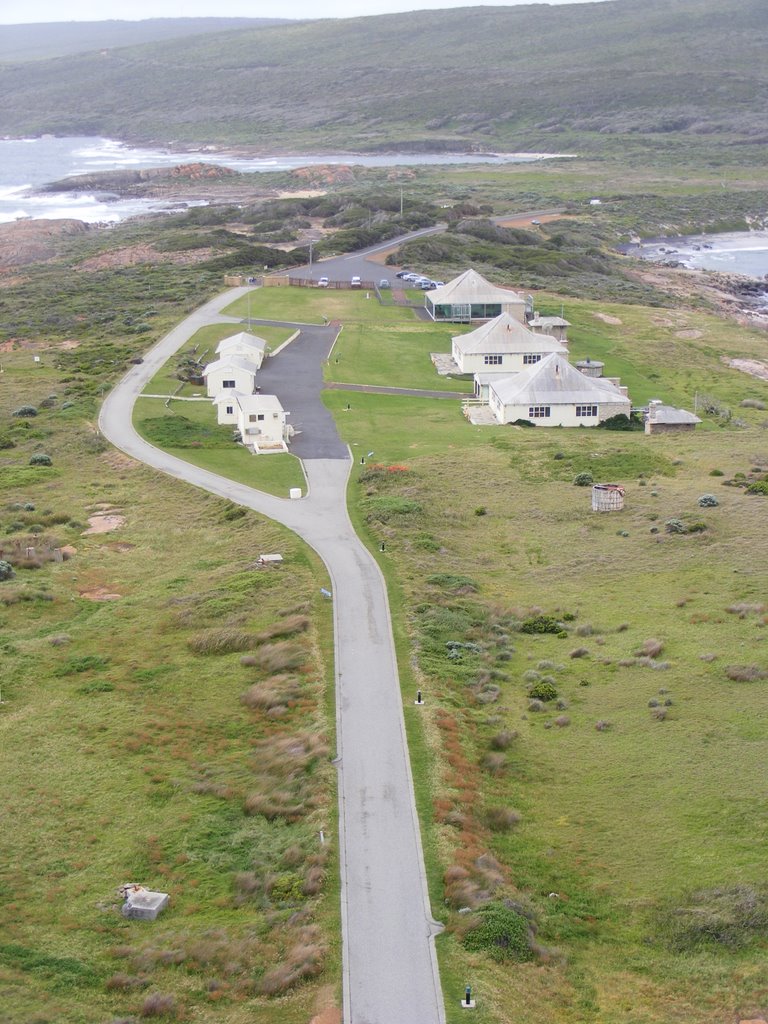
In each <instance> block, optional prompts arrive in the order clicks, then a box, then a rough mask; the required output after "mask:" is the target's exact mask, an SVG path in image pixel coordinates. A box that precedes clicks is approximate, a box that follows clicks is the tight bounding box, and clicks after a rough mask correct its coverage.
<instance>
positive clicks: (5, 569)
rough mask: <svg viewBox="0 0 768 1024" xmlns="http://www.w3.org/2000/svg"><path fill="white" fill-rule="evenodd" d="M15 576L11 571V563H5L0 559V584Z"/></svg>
mask: <svg viewBox="0 0 768 1024" xmlns="http://www.w3.org/2000/svg"><path fill="white" fill-rule="evenodd" d="M15 575H16V573H15V572H14V571H13V566H12V565H11V563H10V562H6V561H5V560H4V559H0V582H3V581H4V580H10V579H13V577H14V576H15Z"/></svg>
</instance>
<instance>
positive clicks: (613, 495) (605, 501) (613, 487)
mask: <svg viewBox="0 0 768 1024" xmlns="http://www.w3.org/2000/svg"><path fill="white" fill-rule="evenodd" d="M623 508H624V488H623V487H622V486H621V484H594V485H593V487H592V511H593V512H620V511H621V510H622V509H623Z"/></svg>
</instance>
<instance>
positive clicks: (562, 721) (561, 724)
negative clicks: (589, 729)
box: [555, 715, 571, 729]
mask: <svg viewBox="0 0 768 1024" xmlns="http://www.w3.org/2000/svg"><path fill="white" fill-rule="evenodd" d="M570 724H571V720H570V718H569V717H568V715H558V716H557V718H556V719H555V725H556V726H557V727H558V728H559V729H565V727H566V726H568V725H570Z"/></svg>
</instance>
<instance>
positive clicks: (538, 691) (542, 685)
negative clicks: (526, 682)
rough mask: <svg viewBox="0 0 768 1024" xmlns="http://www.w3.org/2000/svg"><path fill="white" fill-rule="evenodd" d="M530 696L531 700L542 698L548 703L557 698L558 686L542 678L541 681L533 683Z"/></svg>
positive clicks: (529, 692)
mask: <svg viewBox="0 0 768 1024" xmlns="http://www.w3.org/2000/svg"><path fill="white" fill-rule="evenodd" d="M528 696H529V697H530V698H531V700H541V701H544V703H545V704H546V703H547V702H548V701H550V700H557V687H556V686H554V685H553V684H552V683H548V682H545V681H544V680H543V679H542V680H541V682H539V683H534V684H533V686H532V687H531V688H530V690H529V691H528Z"/></svg>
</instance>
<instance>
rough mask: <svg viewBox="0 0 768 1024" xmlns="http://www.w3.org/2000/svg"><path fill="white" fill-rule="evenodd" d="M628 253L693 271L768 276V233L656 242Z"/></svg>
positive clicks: (694, 236)
mask: <svg viewBox="0 0 768 1024" xmlns="http://www.w3.org/2000/svg"><path fill="white" fill-rule="evenodd" d="M629 253H630V255H632V256H640V257H641V258H642V259H647V260H653V261H654V262H656V263H672V262H676V263H682V264H683V266H686V267H690V268H691V269H692V270H720V271H722V272H724V273H727V274H745V275H746V276H747V277H755V278H758V279H759V280H764V279H766V275H768V231H734V232H732V233H730V234H722V235H686V236H685V237H684V238H663V239H655V240H653V241H647V242H643V243H642V244H640V245H636V246H632V247H630V249H629ZM766 290H767V291H768V284H766Z"/></svg>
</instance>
